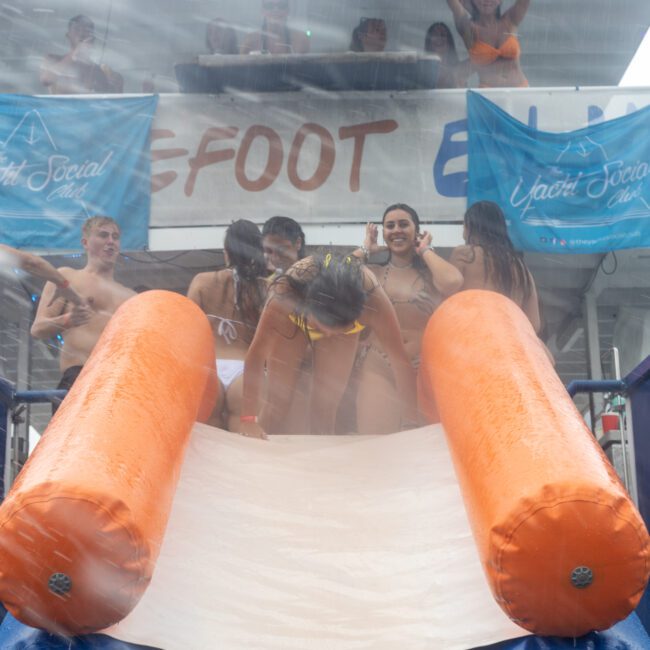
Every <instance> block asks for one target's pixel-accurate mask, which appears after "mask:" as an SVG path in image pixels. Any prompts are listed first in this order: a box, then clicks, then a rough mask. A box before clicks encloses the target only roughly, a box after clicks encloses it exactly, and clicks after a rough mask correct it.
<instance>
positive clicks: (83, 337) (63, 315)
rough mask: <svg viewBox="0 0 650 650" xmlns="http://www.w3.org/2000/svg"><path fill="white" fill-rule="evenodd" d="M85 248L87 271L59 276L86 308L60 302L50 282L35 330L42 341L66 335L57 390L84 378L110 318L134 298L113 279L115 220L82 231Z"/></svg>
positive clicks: (95, 220) (90, 222) (90, 223)
mask: <svg viewBox="0 0 650 650" xmlns="http://www.w3.org/2000/svg"><path fill="white" fill-rule="evenodd" d="M81 244H82V246H83V247H84V249H85V251H86V254H87V256H88V259H87V262H86V266H85V267H84V268H83V269H80V270H77V269H71V268H67V267H63V268H60V269H59V272H60V273H61V275H62V276H63V277H64V278H65V279H66V280H68V281H69V282H70V286H71V287H72V288H73V289H74V290H75V291H76V292H77V293H78V294H79V295H80V296H82V297H83V298H85V300H86V303H85V304H81V305H76V304H70V303H69V301H68V300H65V299H64V298H63V297H62V296H61V297H55V292H56V287H55V285H54V284H52V283H51V282H47V284H46V285H45V287H44V289H43V294H42V296H41V300H40V303H39V305H38V310H37V312H36V318H35V320H34V324H33V325H32V330H31V331H32V336H34V337H36V338H37V339H48V338H50V337H52V336H56V335H57V334H61V335H63V336H64V338H65V342H64V345H63V350H62V352H61V359H60V366H61V372H62V374H63V376H62V378H61V381H60V382H59V385H58V386H57V388H59V389H65V390H68V389H69V388H70V387H71V386H72V384H73V383H74V382H75V380H76V379H77V377H78V376H79V373H80V372H81V369H82V367H83V365H84V363H86V360H87V359H88V357H89V356H90V353H91V352H92V350H93V348H94V347H95V343H97V341H98V339H99V337H100V335H101V333H102V332H103V331H104V328H105V327H106V324H107V323H108V321H109V320H110V318H111V316H112V315H113V314H114V313H115V311H116V310H117V308H118V307H119V306H120V305H121V304H122V303H123V302H124V301H125V300H127V299H128V298H130V297H131V296H134V295H135V292H134V291H131V289H127V288H126V287H125V286H123V285H121V284H118V283H117V282H115V280H114V279H113V273H114V271H115V263H116V261H117V257H118V255H119V252H120V228H119V226H118V225H117V223H116V222H115V221H114V220H113V219H111V218H110V217H91V218H90V219H87V220H86V221H85V223H84V225H83V227H82V237H81ZM53 298H54V299H53ZM53 410H56V409H53Z"/></svg>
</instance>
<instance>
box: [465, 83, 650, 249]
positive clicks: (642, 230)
mask: <svg viewBox="0 0 650 650" xmlns="http://www.w3.org/2000/svg"><path fill="white" fill-rule="evenodd" d="M648 128H650V107H646V108H644V109H640V110H637V111H634V112H632V113H630V114H628V115H625V116H623V117H619V118H617V119H614V120H609V121H602V122H599V123H598V124H591V125H589V126H587V127H585V128H582V129H579V130H577V131H572V132H560V133H552V132H548V131H541V130H538V129H536V128H534V127H531V126H529V125H526V124H524V123H522V122H519V121H517V120H515V119H514V118H513V117H512V116H510V115H508V114H507V113H506V112H505V111H503V110H502V109H500V108H499V107H497V106H495V105H494V104H493V103H492V102H490V101H489V100H487V99H486V98H485V97H482V96H481V95H478V94H476V93H470V94H469V97H468V130H469V144H468V153H469V172H468V173H469V185H468V198H469V200H470V202H474V201H478V200H488V201H494V202H495V203H497V204H498V205H500V206H501V207H502V209H503V210H504V212H505V214H506V217H507V218H508V220H509V222H510V226H509V233H510V236H511V238H512V240H513V242H514V243H515V245H517V246H518V247H519V248H521V249H522V250H532V251H554V252H585V253H586V252H589V253H596V252H606V251H610V250H615V249H620V248H636V247H646V246H649V245H650V140H648V138H645V137H643V136H644V134H645V133H647V132H648Z"/></svg>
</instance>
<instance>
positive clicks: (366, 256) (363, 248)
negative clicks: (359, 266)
mask: <svg viewBox="0 0 650 650" xmlns="http://www.w3.org/2000/svg"><path fill="white" fill-rule="evenodd" d="M359 250H360V251H361V252H362V253H363V259H364V260H366V262H367V261H368V260H369V259H370V251H369V250H368V249H367V248H366V246H365V244H361V246H359Z"/></svg>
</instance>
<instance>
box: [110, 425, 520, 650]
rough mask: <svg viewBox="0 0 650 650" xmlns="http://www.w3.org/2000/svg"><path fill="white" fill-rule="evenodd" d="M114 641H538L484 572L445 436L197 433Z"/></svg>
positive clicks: (432, 430)
mask: <svg viewBox="0 0 650 650" xmlns="http://www.w3.org/2000/svg"><path fill="white" fill-rule="evenodd" d="M106 633H107V634H110V635H111V636H113V637H116V638H118V639H122V640H124V641H130V642H133V643H142V644H147V645H152V646H156V647H159V648H164V650H212V649H221V648H223V649H227V650H250V649H255V650H267V649H268V650H270V649H274V650H293V649H296V650H360V649H364V650H365V649H368V650H370V649H372V650H384V649H385V650H395V649H396V648H404V649H406V650H419V649H422V650H425V649H426V650H432V649H436V650H439V649H445V650H456V649H458V650H466V649H467V648H474V647H476V646H481V645H487V644H489V643H495V642H497V641H502V640H505V639H511V638H515V637H518V636H523V635H525V634H527V632H526V631H525V630H523V629H521V628H519V627H518V626H516V625H515V624H514V623H512V622H511V621H510V620H509V619H508V618H507V617H506V615H505V614H504V613H503V612H502V611H501V609H500V608H499V607H498V605H497V604H496V603H495V602H494V600H493V598H492V596H491V594H490V592H489V588H488V586H487V582H486V580H485V578H484V576H483V572H482V569H481V566H480V562H479V558H478V554H477V551H476V547H475V545H474V540H473V538H472V535H471V531H470V527H469V523H468V521H467V516H466V514H465V509H464V507H463V503H462V498H461V494H460V490H459V488H458V484H457V481H456V477H455V474H454V469H453V466H452V463H451V459H450V456H449V452H448V450H447V445H446V442H445V438H444V432H443V430H442V428H441V427H440V425H435V426H428V427H423V428H421V429H416V430H413V431H406V432H403V433H398V434H393V435H388V436H273V437H272V438H271V439H270V440H268V441H260V440H253V439H250V438H244V437H242V436H238V435H234V434H231V433H227V432H224V431H221V430H219V429H214V428H212V427H208V426H205V425H201V424H197V425H196V426H195V428H194V431H193V434H192V438H191V441H190V444H189V447H188V450H187V456H186V461H185V464H184V467H183V472H182V476H181V479H180V482H179V486H178V491H177V494H176V497H175V500H174V506H173V509H172V513H171V518H170V522H169V526H168V529H167V533H166V536H165V540H164V543H163V546H162V549H161V554H160V558H159V560H158V564H157V567H156V571H155V573H154V576H153V580H152V583H151V585H150V587H149V589H148V590H147V591H146V592H145V595H144V597H143V598H142V600H141V601H140V603H139V604H138V605H137V607H136V608H135V610H134V611H133V612H132V613H131V614H130V615H129V616H128V617H127V618H126V619H125V620H124V621H122V622H121V623H120V624H119V625H116V626H114V627H112V628H110V629H109V630H106Z"/></svg>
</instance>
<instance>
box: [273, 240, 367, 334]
mask: <svg viewBox="0 0 650 650" xmlns="http://www.w3.org/2000/svg"><path fill="white" fill-rule="evenodd" d="M302 275H303V277H300V276H299V275H295V274H285V275H283V276H281V277H280V278H279V279H278V280H276V282H277V283H278V284H279V283H283V282H286V283H287V284H288V285H289V287H290V288H291V290H292V292H293V294H294V296H295V298H296V300H297V302H298V305H299V310H300V314H301V315H302V316H303V317H305V316H307V315H309V314H311V315H312V316H314V318H316V319H317V320H318V321H319V322H320V323H322V324H323V325H326V326H327V327H336V328H344V327H347V326H348V325H349V326H352V325H353V324H354V322H355V321H356V320H357V318H359V316H360V315H361V312H362V311H363V307H364V305H365V303H366V290H365V288H364V285H363V269H362V265H361V262H360V261H359V260H358V259H357V258H356V257H353V256H351V255H341V254H339V253H327V254H322V253H321V254H318V255H315V256H314V258H313V262H312V263H311V264H310V265H309V266H308V267H306V268H305V269H304V271H303V272H302Z"/></svg>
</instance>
